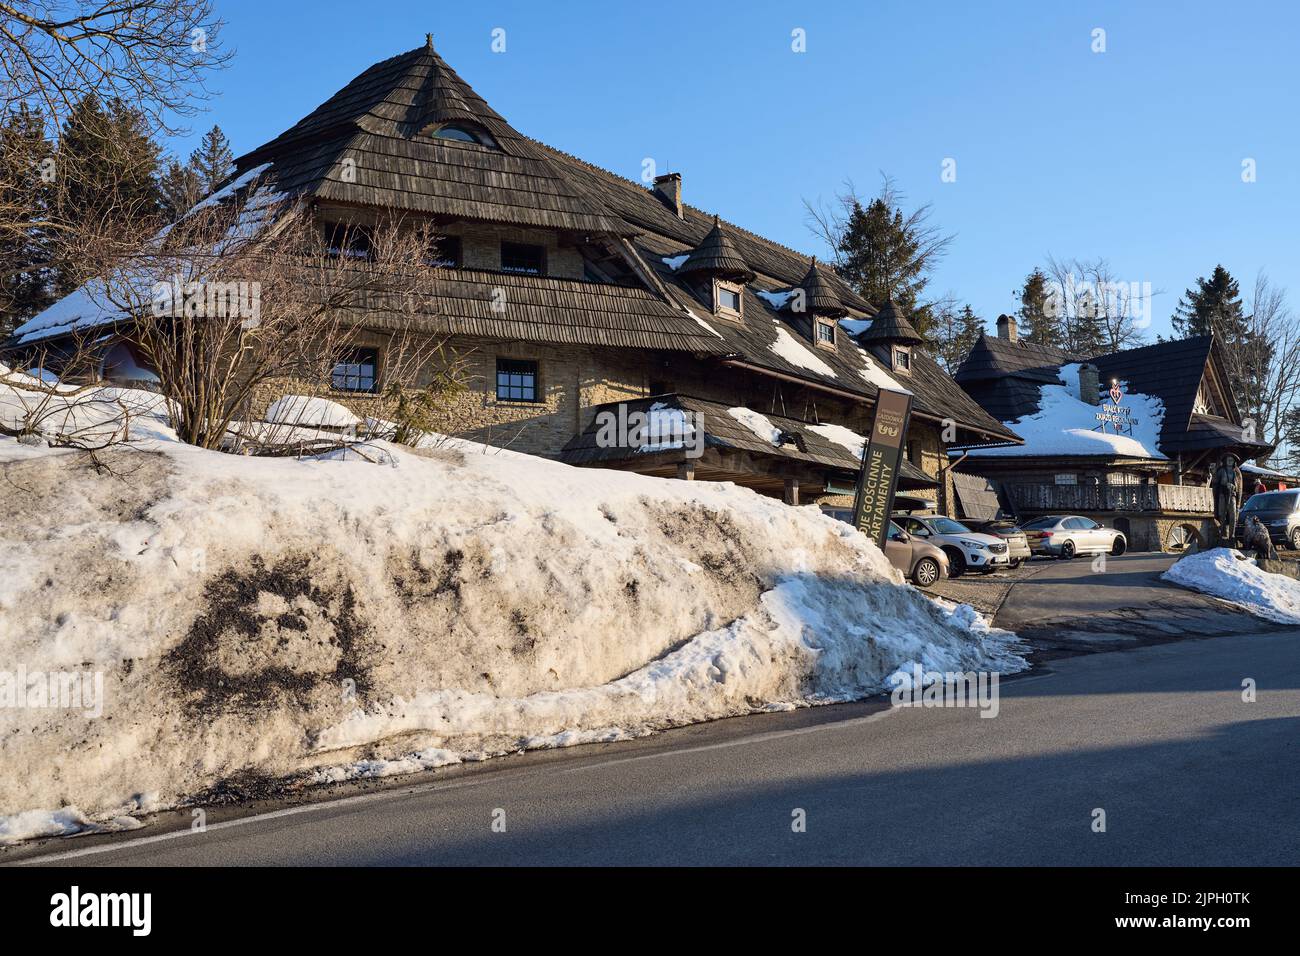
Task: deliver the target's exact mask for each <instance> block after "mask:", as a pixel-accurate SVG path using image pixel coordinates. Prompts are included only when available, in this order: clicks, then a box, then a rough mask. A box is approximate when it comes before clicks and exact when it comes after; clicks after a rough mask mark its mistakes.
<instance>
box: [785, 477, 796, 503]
mask: <svg viewBox="0 0 1300 956" xmlns="http://www.w3.org/2000/svg"><path fill="white" fill-rule="evenodd" d="M785 503H786V504H788V505H797V504H799V481H798V479H795V478H787V479H786V480H785Z"/></svg>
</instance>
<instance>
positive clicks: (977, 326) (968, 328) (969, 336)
mask: <svg viewBox="0 0 1300 956" xmlns="http://www.w3.org/2000/svg"><path fill="white" fill-rule="evenodd" d="M983 334H984V320H983V319H981V318H980V317H979V316H978V315H976V314H975V310H974V309H972V308H971V307H970V305H969V304H967V305H964V306H962V310H961V330H960V332H959V333H958V343H959V345H960V349H961V351H960V357H959V358H958V359H957V365H960V364H961V363H962V362H963V361H965V359H966V356H967V355H969V354H970V350H971V349H973V348H974V347H975V343H976V342H978V341H979V338H980V336H981V335H983ZM954 367H955V366H954Z"/></svg>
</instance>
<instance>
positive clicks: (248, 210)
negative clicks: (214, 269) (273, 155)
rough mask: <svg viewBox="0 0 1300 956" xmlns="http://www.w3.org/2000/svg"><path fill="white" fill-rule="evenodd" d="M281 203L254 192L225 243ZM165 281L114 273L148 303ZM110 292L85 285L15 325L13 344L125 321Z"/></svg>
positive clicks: (99, 283) (242, 179)
mask: <svg viewBox="0 0 1300 956" xmlns="http://www.w3.org/2000/svg"><path fill="white" fill-rule="evenodd" d="M270 167H271V164H270V163H266V164H264V165H261V166H256V167H254V168H253V169H250V170H248V171H247V172H245V173H243V174H242V175H240V176H239V177H238V178H236V179H234V180H232V181H231V182H230V183H229V184H228V185H226V186H223V187H222V188H221V189H218V190H217V191H216V192H214V193H213V194H212V195H211V196H208V197H207V198H206V199H204V200H202V201H201V202H199V203H197V204H196V205H195V206H194V207H193V208H192V209H191V210H190V211H189V212H187V213H186V214H185V216H183V217H182V218H188V217H189V216H192V215H194V213H195V212H196V211H198V210H200V209H205V208H210V207H212V206H215V205H217V204H218V203H220V202H222V201H224V200H226V199H229V198H230V197H232V196H234V195H235V194H236V193H237V192H238V191H239V190H240V189H243V188H244V187H246V186H248V185H249V184H250V183H252V182H253V181H254V180H255V179H256V178H257V177H258V176H260V175H261V174H262V173H264V172H266V170H268V169H270ZM283 198H284V196H283V194H281V193H279V192H276V191H275V190H273V189H270V188H268V187H265V186H262V187H259V188H258V189H256V190H255V191H254V193H253V195H251V196H250V197H249V198H248V201H247V202H246V203H245V204H244V207H243V208H242V209H240V211H239V215H238V217H237V218H236V220H235V222H234V224H233V225H232V226H231V227H230V230H229V231H228V233H227V236H226V239H227V241H229V242H238V241H242V240H246V239H250V238H252V237H253V236H254V235H256V234H257V232H258V231H259V230H260V229H261V228H262V226H263V225H264V224H265V223H266V220H267V217H268V216H269V215H270V209H271V208H272V207H273V206H275V204H276V203H278V202H280V201H281V200H282V199H283ZM171 228H172V227H171V226H166V227H164V228H163V229H161V230H159V231H158V233H157V234H156V235H154V236H153V238H152V239H151V242H154V243H158V242H161V241H162V239H163V238H164V237H165V236H166V235H167V234H168V233H169V232H170V231H171ZM167 278H168V277H167V276H147V275H144V274H134V275H133V274H128V273H127V272H126V270H125V269H118V270H116V275H115V276H114V281H115V282H117V283H129V284H130V285H131V286H133V287H134V289H135V291H134V293H133V298H136V299H138V300H146V299H150V298H152V296H151V294H149V293H150V290H152V288H153V286H154V285H155V284H156V282H161V281H166V280H167ZM109 293H110V290H109V287H108V285H107V284H106V283H105V282H104V280H103V279H102V278H95V279H90V280H88V281H87V282H85V283H83V284H82V285H81V286H80V287H79V288H77V289H75V290H74V291H72V292H70V293H68V294H67V295H65V296H64V297H63V298H62V299H59V300H58V301H57V302H55V303H53V304H52V305H50V307H49V308H47V309H45V310H44V311H42V312H39V313H37V314H36V315H35V316H33V317H32V318H30V319H28V320H27V321H26V322H24V323H23V324H22V325H20V326H18V328H17V329H15V330H14V337H15V340H16V344H18V345H26V344H29V343H31V342H36V341H40V340H41V339H48V338H52V337H54V336H58V335H64V334H67V333H69V332H73V331H76V330H78V329H93V328H97V327H99V326H104V325H112V324H113V323H115V322H120V321H122V320H123V319H126V318H127V316H126V314H125V313H124V312H123V311H122V310H121V309H120V308H118V307H117V306H115V305H114V304H113V303H112V302H111V301H110V299H111V296H110V294H109Z"/></svg>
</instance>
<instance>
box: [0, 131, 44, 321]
mask: <svg viewBox="0 0 1300 956" xmlns="http://www.w3.org/2000/svg"><path fill="white" fill-rule="evenodd" d="M53 152H54V147H53V145H52V144H51V143H50V142H49V140H48V138H47V137H46V135H45V117H44V116H43V115H42V114H41V113H40V112H39V111H37V110H31V109H28V108H27V107H25V106H21V107H19V108H18V109H16V110H13V111H11V112H10V113H8V114H7V115H6V116H5V117H4V119H3V122H2V123H0V220H3V221H0V342H3V341H4V339H5V338H7V337H8V336H9V334H10V333H12V331H13V330H14V328H16V327H17V326H18V325H20V324H21V323H22V322H24V321H26V320H27V319H29V318H31V317H32V316H33V315H35V314H36V313H37V312H39V311H41V309H43V308H45V306H46V305H48V304H49V303H50V300H51V296H50V290H49V271H48V268H47V266H48V259H49V248H48V246H49V230H48V229H47V228H46V227H45V225H44V223H45V222H46V220H47V217H48V214H49V210H48V203H49V188H48V183H47V182H46V178H43V177H48V176H49V175H51V173H52V167H51V166H50V165H49V160H50V159H51V157H52V155H53ZM43 163H45V164H46V165H45V166H42V164H43Z"/></svg>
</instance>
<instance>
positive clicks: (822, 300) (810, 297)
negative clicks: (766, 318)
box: [799, 256, 849, 319]
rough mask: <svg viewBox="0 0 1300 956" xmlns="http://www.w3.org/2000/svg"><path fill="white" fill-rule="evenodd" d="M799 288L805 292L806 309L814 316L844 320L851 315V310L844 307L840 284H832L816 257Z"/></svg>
mask: <svg viewBox="0 0 1300 956" xmlns="http://www.w3.org/2000/svg"><path fill="white" fill-rule="evenodd" d="M799 288H800V289H802V290H803V294H804V305H805V307H806V308H807V310H808V311H809V312H811V313H812V314H813V315H828V316H831V317H832V318H836V319H842V318H844V316H846V315H848V314H849V310H848V309H846V308H845V307H844V300H843V299H842V298H841V297H840V292H839V288H838V284H835V283H832V282H831V280H830V279H829V278H828V277H827V274H826V273H825V272H824V271H823V270H822V269H821V268H820V267H819V266H818V265H817V257H816V256H814V257H813V260H812V263H811V264H809V266H808V271H807V272H806V273H805V274H804V277H803V279H802V280H801V281H800V282H799Z"/></svg>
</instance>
